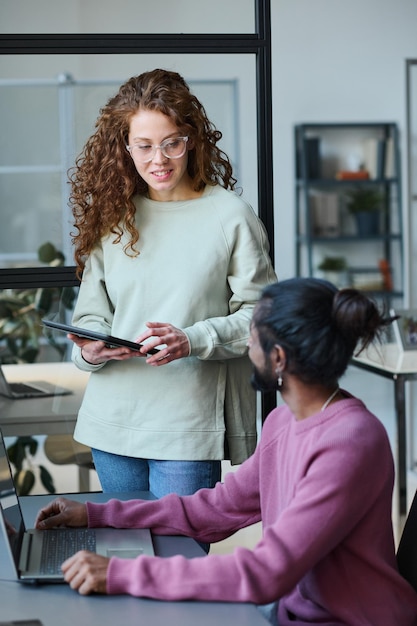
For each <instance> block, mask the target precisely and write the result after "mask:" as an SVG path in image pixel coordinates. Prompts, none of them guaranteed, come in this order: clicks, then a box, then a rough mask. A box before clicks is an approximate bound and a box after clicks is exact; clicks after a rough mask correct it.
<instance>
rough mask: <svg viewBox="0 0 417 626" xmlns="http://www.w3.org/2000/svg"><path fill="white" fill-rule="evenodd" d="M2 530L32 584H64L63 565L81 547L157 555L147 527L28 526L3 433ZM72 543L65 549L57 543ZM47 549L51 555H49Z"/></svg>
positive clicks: (21, 575)
mask: <svg viewBox="0 0 417 626" xmlns="http://www.w3.org/2000/svg"><path fill="white" fill-rule="evenodd" d="M0 533H1V534H2V535H3V540H4V542H5V543H6V547H7V552H8V554H9V557H10V563H11V565H12V567H13V570H14V572H15V575H16V578H17V580H19V581H20V582H29V583H37V582H38V583H42V582H43V583H52V582H54V583H61V582H64V576H63V574H62V571H61V564H62V563H63V561H65V559H66V558H68V557H69V556H71V555H72V554H75V552H77V551H78V550H90V551H91V552H96V553H97V554H102V555H103V556H108V557H111V556H118V557H120V558H135V557H136V556H139V555H140V554H147V555H150V556H153V555H154V549H153V543H152V536H151V533H150V531H149V529H147V528H137V529H136V528H135V529H125V528H123V529H116V528H88V529H87V528H56V529H51V530H36V529H26V527H25V522H24V519H23V514H22V510H21V507H20V503H19V498H18V496H17V492H16V488H15V485H14V482H13V475H12V471H11V467H10V464H9V460H8V457H7V452H6V447H5V444H4V439H3V436H2V435H1V433H0ZM63 539H66V540H67V542H66V543H67V545H68V543H69V552H66V553H65V554H64V553H63V552H62V550H63V548H62V546H60V545H58V542H60V541H62V540H63ZM80 541H81V543H80ZM46 549H48V550H51V553H52V554H47V553H46Z"/></svg>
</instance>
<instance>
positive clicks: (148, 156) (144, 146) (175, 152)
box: [126, 137, 188, 163]
mask: <svg viewBox="0 0 417 626" xmlns="http://www.w3.org/2000/svg"><path fill="white" fill-rule="evenodd" d="M187 141H188V137H172V138H169V139H165V141H163V142H162V143H161V144H159V146H154V145H152V144H149V143H135V144H133V146H126V149H127V150H128V151H129V152H130V155H131V157H132V158H133V159H137V160H138V161H140V162H141V163H149V161H152V159H153V158H154V156H155V154H156V151H157V150H158V149H159V150H160V151H161V152H162V154H163V155H164V157H166V158H167V159H179V158H180V157H182V156H183V155H184V154H185V150H186V147H187Z"/></svg>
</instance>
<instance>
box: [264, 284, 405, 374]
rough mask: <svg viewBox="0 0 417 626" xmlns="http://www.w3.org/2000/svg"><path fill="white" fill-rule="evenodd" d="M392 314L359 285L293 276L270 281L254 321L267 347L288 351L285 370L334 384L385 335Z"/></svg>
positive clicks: (268, 350)
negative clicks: (342, 285)
mask: <svg viewBox="0 0 417 626" xmlns="http://www.w3.org/2000/svg"><path fill="white" fill-rule="evenodd" d="M393 319H394V318H393V317H385V316H384V314H383V312H380V311H379V310H378V307H377V305H376V304H375V303H374V302H373V301H372V300H370V299H369V298H368V297H367V296H366V295H365V294H364V293H363V292H360V291H358V290H357V289H350V288H347V289H341V290H338V289H337V288H336V287H335V286H334V285H332V283H329V282H327V281H326V280H320V279H316V278H293V279H289V280H284V281H282V282H278V283H275V284H273V285H269V286H267V287H266V288H265V289H264V290H263V292H262V295H261V298H260V300H259V302H258V304H257V305H256V307H255V311H254V315H253V320H252V323H253V325H254V326H255V327H256V329H257V331H258V334H259V341H260V343H261V346H262V348H263V350H264V351H265V352H266V353H269V352H270V351H271V349H272V348H273V346H274V345H277V344H278V345H280V346H282V347H283V348H284V350H285V352H286V359H287V360H286V371H288V372H289V373H291V374H294V375H296V376H297V377H298V378H300V380H302V381H303V382H305V383H307V384H308V383H320V384H326V385H329V384H332V383H335V382H336V381H337V380H338V379H339V378H340V377H341V376H342V374H343V373H344V372H345V370H346V368H347V366H348V364H349V360H350V359H351V357H352V356H353V354H354V352H355V350H357V353H356V354H359V352H361V351H362V350H363V349H364V348H365V347H366V346H368V345H369V344H370V343H372V341H373V340H374V339H379V340H380V339H381V337H382V334H383V331H384V330H385V328H386V327H387V326H388V325H389V324H390V323H391V322H392V320H393Z"/></svg>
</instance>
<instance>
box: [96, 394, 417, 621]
mask: <svg viewBox="0 0 417 626" xmlns="http://www.w3.org/2000/svg"><path fill="white" fill-rule="evenodd" d="M393 482H394V469H393V460H392V454H391V450H390V445H389V441H388V438H387V434H386V431H385V429H384V427H383V426H382V424H381V423H380V421H379V420H378V419H377V418H376V417H375V416H374V415H372V414H371V413H370V412H369V411H368V410H367V409H366V407H365V406H364V405H363V403H362V402H361V401H360V400H358V399H356V398H353V397H347V398H346V399H344V400H341V401H339V402H337V403H335V404H333V405H331V406H330V407H329V408H327V409H326V410H325V411H323V412H321V413H317V414H316V415H313V416H311V417H309V418H307V419H305V420H303V421H296V420H295V418H294V416H293V415H292V414H291V412H290V410H289V409H288V408H287V407H286V406H282V407H279V408H277V409H275V410H274V411H273V412H272V413H271V414H270V415H269V417H268V419H267V420H266V423H265V425H264V428H263V431H262V437H261V441H260V443H259V444H258V447H257V449H256V451H255V453H254V455H253V456H252V457H251V458H250V459H248V461H246V462H245V463H244V464H243V465H242V466H240V467H239V468H238V470H237V471H236V472H232V473H230V474H228V475H227V476H226V479H225V482H224V484H220V483H219V484H218V485H217V486H216V488H215V489H205V490H201V491H199V492H198V493H197V494H195V495H193V496H186V497H179V496H176V495H168V496H166V497H165V498H163V499H161V500H156V501H137V500H132V501H129V502H120V501H117V500H112V501H110V502H109V503H107V504H104V505H103V504H92V503H89V504H88V516H89V525H90V526H96V527H97V526H105V525H108V526H116V527H126V528H130V527H135V526H139V527H141V526H143V527H150V528H152V530H153V532H154V533H156V534H170V535H171V534H173V535H189V536H191V537H194V538H196V539H198V540H200V541H204V542H216V541H219V540H222V539H224V538H225V537H228V536H230V535H231V534H233V533H234V532H235V531H236V530H238V529H239V528H242V527H245V526H249V525H250V524H253V523H255V522H258V521H259V520H261V519H262V524H263V537H262V539H261V540H260V541H259V543H258V544H257V545H256V547H255V548H254V549H253V550H248V549H245V548H237V549H236V550H235V551H234V553H233V554H230V555H208V556H204V557H201V558H195V559H186V558H184V557H182V556H174V557H171V558H160V557H156V558H152V557H146V556H140V557H138V558H137V559H132V560H123V559H119V558H112V559H111V561H110V566H109V570H108V581H107V591H108V593H109V594H119V593H127V594H131V595H134V596H144V597H149V598H159V599H161V600H185V599H196V600H206V601H207V600H213V601H215V600H218V601H233V602H254V603H256V604H265V603H268V602H271V601H273V600H276V599H278V598H279V599H280V602H279V610H278V616H279V624H280V626H294V625H298V626H301V625H304V624H321V625H322V626H335V625H338V626H341V625H345V626H365V625H366V626H415V625H416V624H417V595H416V594H415V592H414V590H413V589H412V588H411V587H410V586H409V585H408V583H407V582H406V581H405V580H404V579H403V578H402V577H401V576H400V574H399V573H398V571H397V568H396V562H395V551H394V540H393V533H392V523H391V507H392V490H393Z"/></svg>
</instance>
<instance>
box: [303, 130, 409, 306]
mask: <svg viewBox="0 0 417 626" xmlns="http://www.w3.org/2000/svg"><path fill="white" fill-rule="evenodd" d="M294 131H295V132H294V142H295V196H296V236H295V239H296V273H297V275H298V276H302V275H304V276H305V275H308V276H315V275H321V272H320V271H319V270H318V267H319V265H320V264H321V263H322V261H323V260H324V258H325V257H330V260H333V256H334V257H335V258H340V257H342V258H343V260H344V261H345V262H346V265H347V277H348V281H349V283H350V284H352V285H353V284H354V285H356V288H358V289H360V290H361V291H363V292H364V293H366V294H367V295H370V296H372V297H375V298H384V299H386V300H388V301H389V304H390V303H391V301H392V300H395V299H396V300H398V299H403V297H404V293H403V284H404V278H403V226H402V210H401V201H402V199H401V184H400V183H401V170H400V155H399V141H398V128H397V125H396V124H395V123H392V122H370V123H366V122H333V123H328V124H327V123H323V122H320V123H314V122H313V123H303V124H297V125H296V126H295V128H294ZM362 169H365V170H366V171H367V172H368V176H369V177H368V178H360V177H358V176H359V175H360V174H359V172H360V171H361V170H362ZM355 173H356V176H357V177H355ZM339 176H344V178H339ZM349 176H352V178H349ZM361 188H364V189H368V190H371V189H375V190H378V193H377V194H376V195H377V196H380V198H377V199H378V200H379V201H380V209H381V212H382V213H381V214H380V216H379V218H378V220H377V222H376V223H375V224H374V225H372V226H371V225H364V224H363V223H362V220H359V219H357V218H358V215H357V214H356V213H355V214H353V212H352V211H351V207H350V204H351V203H352V200H353V199H352V197H351V196H352V194H351V192H354V191H355V195H356V190H358V189H361ZM364 195H365V197H364V198H361V200H363V201H364V202H369V200H370V198H369V197H366V196H369V194H364ZM372 195H373V194H372ZM355 200H356V198H355ZM355 208H356V207H355ZM378 208H379V207H378ZM374 215H375V214H374ZM371 229H372V230H371ZM374 233H375V234H374ZM381 260H384V261H385V264H386V266H387V267H388V268H389V270H387V271H388V272H389V282H386V281H387V275H386V272H384V270H383V269H382V270H380V266H382V264H381ZM355 266H356V267H355ZM382 267H383V266H382ZM382 272H384V273H382ZM361 274H362V277H361ZM366 274H369V280H370V282H369V287H370V288H371V289H370V290H368V289H366V286H367V284H368V283H367V282H366V279H367V277H366ZM373 278H375V281H373V280H372V279H373ZM362 280H363V282H362ZM380 281H383V282H382V283H381V285H380ZM338 284H339V285H342V283H338ZM374 284H375V285H376V286H377V288H375V289H372V287H373V285H374ZM391 284H392V286H393V289H389V290H383V289H382V287H383V286H384V285H385V286H388V285H389V286H391ZM362 285H363V287H364V288H363V289H362V288H361V286H362Z"/></svg>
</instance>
